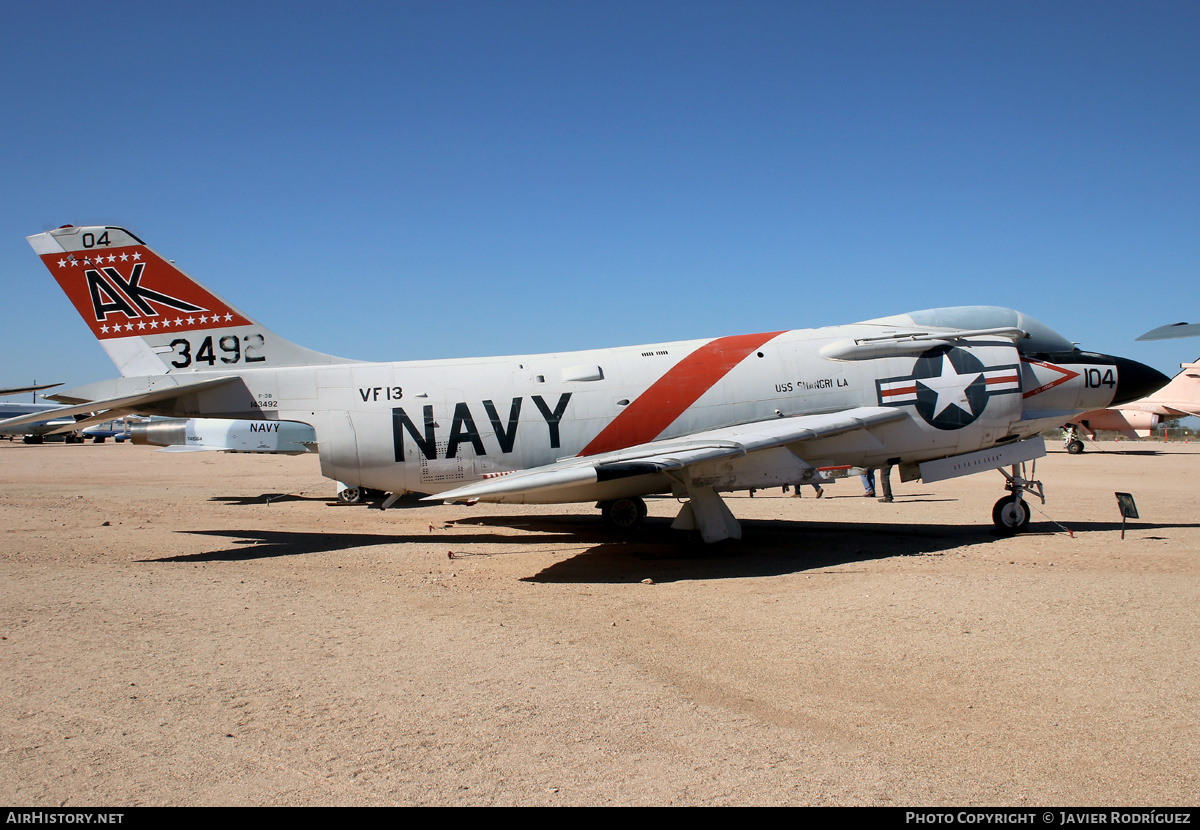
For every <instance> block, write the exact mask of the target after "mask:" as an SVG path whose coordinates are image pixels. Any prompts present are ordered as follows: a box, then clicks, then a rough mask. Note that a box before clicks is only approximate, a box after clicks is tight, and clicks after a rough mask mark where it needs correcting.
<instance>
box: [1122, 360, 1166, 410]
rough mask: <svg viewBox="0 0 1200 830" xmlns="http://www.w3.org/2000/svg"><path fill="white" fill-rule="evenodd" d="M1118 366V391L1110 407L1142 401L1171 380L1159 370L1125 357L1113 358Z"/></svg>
mask: <svg viewBox="0 0 1200 830" xmlns="http://www.w3.org/2000/svg"><path fill="white" fill-rule="evenodd" d="M1112 361H1113V363H1115V364H1116V366H1117V391H1116V393H1115V394H1114V395H1113V399H1112V403H1111V404H1109V406H1119V405H1121V404H1123V403H1130V402H1132V401H1136V400H1140V399H1141V398H1144V397H1146V396H1147V395H1149V394H1151V393H1153V392H1157V391H1158V390H1159V389H1161V388H1162V387H1164V386H1166V385H1167V383H1168V382H1169V381H1170V380H1171V379H1170V378H1169V377H1167V376H1166V375H1164V374H1163V373H1162V372H1160V371H1158V370H1157V369H1152V368H1151V367H1149V366H1147V365H1146V364H1144V363H1138V362H1137V361H1136V360H1129V359H1128V358H1124V357H1113V358H1112Z"/></svg>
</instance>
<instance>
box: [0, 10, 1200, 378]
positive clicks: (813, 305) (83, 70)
mask: <svg viewBox="0 0 1200 830" xmlns="http://www.w3.org/2000/svg"><path fill="white" fill-rule="evenodd" d="M4 11H5V21H4V22H5V25H4V27H3V29H2V31H0V89H2V90H3V93H2V94H3V101H2V102H0V105H2V108H3V109H2V112H3V113H4V124H5V129H4V131H3V150H4V152H3V158H4V164H3V169H2V170H0V183H2V184H0V194H2V195H3V198H2V199H0V230H2V231H3V232H2V233H0V274H2V275H3V280H4V286H5V299H6V301H5V302H4V304H3V312H2V314H3V320H2V322H0V332H2V333H0V342H2V343H3V344H4V350H5V358H6V359H5V360H4V369H3V371H2V372H0V385H4V386H7V385H16V384H18V383H24V382H29V381H31V380H33V379H34V378H36V379H37V380H39V381H50V380H61V381H65V382H66V383H67V384H68V385H77V384H81V383H86V382H90V381H93V380H99V379H103V378H107V377H112V376H114V375H115V374H116V372H115V368H114V367H113V366H112V364H111V363H110V362H109V361H108V359H107V357H106V356H105V354H104V352H103V350H102V349H101V348H100V347H99V345H98V344H96V343H95V341H94V340H93V339H92V337H91V335H90V334H89V333H88V332H87V330H86V328H85V327H84V325H83V323H82V322H81V321H80V320H79V319H78V317H77V316H76V314H75V312H74V310H73V309H72V308H71V306H70V305H69V304H68V302H67V300H66V298H65V297H64V296H62V295H61V293H60V292H59V290H58V288H57V286H56V285H55V284H54V283H53V281H52V279H51V277H50V275H49V274H48V273H46V271H45V270H44V269H43V268H42V266H41V264H40V263H39V261H38V260H37V258H36V257H35V256H34V254H33V252H32V250H31V249H30V248H29V246H28V245H27V243H26V242H25V239H24V237H25V236H27V235H29V234H32V233H37V232H39V231H43V230H46V229H48V228H51V227H56V226H58V225H61V224H66V223H70V224H76V225H79V224H93V223H96V224H100V223H103V224H113V225H121V226H124V227H128V228H130V229H131V230H132V231H133V232H134V233H136V234H138V235H139V236H140V237H142V238H143V239H144V240H146V242H147V243H148V244H149V245H150V246H151V247H153V248H155V249H156V250H157V251H159V252H160V253H161V254H163V255H164V256H166V257H168V258H171V259H175V260H176V261H177V262H178V264H179V265H180V266H181V267H183V268H184V269H185V270H187V271H189V272H190V273H191V274H192V275H193V276H195V277H197V278H198V279H200V280H201V281H202V282H204V283H205V284H207V285H208V286H209V287H210V288H212V289H214V290H215V291H216V292H217V293H218V294H221V295H222V296H224V297H226V298H227V299H228V300H229V301H230V302H232V303H233V304H234V305H236V306H238V307H240V308H241V309H243V310H244V311H246V312H248V313H250V314H251V315H253V316H254V317H256V318H257V319H259V320H260V321H261V322H262V323H264V324H265V325H267V326H269V327H271V328H272V329H274V330H275V331H276V332H278V333H279V334H281V335H283V336H284V337H287V338H288V339H291V340H294V341H296V342H298V343H301V344H303V345H306V346H309V347H310V348H315V349H318V350H320V351H325V352H330V353H334V354H339V355H345V356H348V357H357V358H363V359H379V360H403V359H410V358H429V357H455V356H472V355H483V354H514V353H528V352H542V351H566V350H573V349H584V348H593V347H604V346H613V345H627V344H633V343H648V342H655V341H662V340H672V339H687V338H693V337H710V336H719V335H725V334H736V333H743V332H749V331H766V330H776V329H787V328H802V327H809V326H818V325H828V324H834V323H846V322H853V321H856V320H861V319H867V318H870V317H876V316H882V315H886V314H893V313H899V312H902V311H907V310H912V309H918V308H928V307H934V306H943V305H960V304H994V305H1007V306H1012V307H1015V308H1018V309H1020V310H1022V311H1024V312H1026V313H1028V314H1031V315H1033V316H1035V317H1037V318H1039V319H1041V320H1042V321H1043V322H1045V323H1047V324H1048V325H1050V326H1052V327H1053V328H1055V329H1057V330H1059V331H1060V332H1062V333H1063V334H1064V335H1066V336H1067V337H1068V338H1070V339H1072V340H1077V341H1079V342H1080V343H1081V344H1082V345H1083V346H1084V347H1085V348H1088V349H1093V350H1097V351H1105V352H1110V353H1116V354H1121V355H1124V356H1127V357H1131V358H1134V359H1137V360H1142V361H1144V362H1146V363H1149V364H1151V365H1153V366H1156V367H1157V368H1159V369H1161V370H1163V371H1165V372H1167V373H1168V374H1173V373H1174V371H1175V368H1176V367H1177V365H1178V364H1179V363H1180V362H1181V361H1185V360H1192V359H1194V358H1196V356H1197V355H1198V354H1200V340H1177V341H1167V342H1165V343H1158V344H1150V343H1135V342H1134V339H1135V338H1136V337H1137V335H1139V334H1141V333H1142V332H1144V331H1147V330H1148V329H1151V328H1154V327H1156V326H1159V325H1162V324H1164V323H1169V322H1176V321H1179V320H1187V321H1189V322H1196V321H1200V287H1198V282H1197V279H1196V277H1197V266H1198V265H1200V49H1197V48H1196V43H1197V41H1198V39H1200V37H1198V36H1200V4H1197V3H1195V2H1181V3H1170V2H1127V3H1107V2H1080V3H1055V2H1039V3H1033V2H1019V3H1018V2H1013V3H984V2H946V3H943V2H900V0H892V1H891V2H853V1H852V0H851V1H850V2H836V3H835V2H820V3H816V2H701V1H700V0H690V1H689V2H654V0H642V2H628V3H626V2H554V3H550V2H547V3H541V2H449V1H448V0H447V2H389V3H382V2H381V3H355V2H342V3H336V4H334V3H307V2H287V3H253V2H251V3H246V2H239V3H223V2H204V3H194V4H178V3H162V2H147V3H137V2H114V3H106V4H99V3H94V2H89V3H79V2H69V1H68V2H57V3H54V4H50V5H48V4H45V3H33V2H23V0H10V1H9V2H7V3H6V4H5V6H4Z"/></svg>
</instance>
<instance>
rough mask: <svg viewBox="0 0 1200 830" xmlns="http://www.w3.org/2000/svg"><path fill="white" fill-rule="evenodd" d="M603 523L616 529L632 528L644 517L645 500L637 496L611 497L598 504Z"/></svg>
mask: <svg viewBox="0 0 1200 830" xmlns="http://www.w3.org/2000/svg"><path fill="white" fill-rule="evenodd" d="M600 511H601V514H602V515H603V516H604V523H605V524H607V525H608V526H609V527H614V528H616V529H617V530H632V529H633V528H635V527H637V526H638V525H640V524H641V523H642V520H643V519H645V518H646V502H644V501H643V500H642V499H639V498H636V497H634V498H626V499H613V500H612V501H606V502H604V503H603V504H601V505H600Z"/></svg>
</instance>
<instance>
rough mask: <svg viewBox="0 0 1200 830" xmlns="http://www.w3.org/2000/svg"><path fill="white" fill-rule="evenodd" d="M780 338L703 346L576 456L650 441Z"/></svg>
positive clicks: (763, 336)
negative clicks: (748, 358)
mask: <svg viewBox="0 0 1200 830" xmlns="http://www.w3.org/2000/svg"><path fill="white" fill-rule="evenodd" d="M781 334H783V332H781V331H773V332H767V333H760V334H741V335H737V336H736V337H720V338H718V339H716V340H713V341H711V342H709V343H705V344H704V345H703V346H701V347H700V348H698V349H696V351H694V352H692V353H691V354H690V355H688V356H687V357H685V358H684V359H683V360H681V361H679V362H678V363H676V364H675V365H674V366H673V367H671V369H670V370H668V371H667V373H666V374H665V375H663V376H662V377H660V378H659V379H658V380H656V381H655V382H654V383H653V385H651V386H650V388H649V389H647V390H646V391H645V392H643V393H642V394H641V395H639V396H638V397H637V399H636V400H634V401H633V403H631V404H629V406H627V407H626V408H625V410H624V411H623V412H621V414H620V415H618V416H617V417H616V418H614V419H613V420H612V421H611V422H610V423H609V425H608V426H606V427H605V428H604V429H603V430H601V431H600V434H599V435H597V436H596V437H595V438H593V439H592V442H591V443H590V444H588V445H587V446H586V447H584V448H583V452H581V453H580V455H597V454H598V453H602V452H610V451H612V450H619V449H623V448H625V447H632V446H635V445H637V444H645V443H646V442H647V441H653V440H654V439H655V438H657V437H658V436H659V435H660V434H661V433H662V431H663V430H664V429H666V428H667V427H669V426H670V425H671V424H672V423H673V422H674V421H675V419H676V418H678V417H679V416H680V415H682V414H683V412H684V410H686V409H687V408H688V407H689V406H691V405H692V404H694V403H695V402H696V401H697V400H699V398H700V396H701V395H703V394H704V393H705V392H707V391H708V390H709V389H711V388H712V387H713V384H715V383H716V382H717V381H719V380H720V379H721V378H723V377H725V376H726V375H727V374H729V371H730V370H731V369H733V367H734V366H737V365H738V364H739V363H741V362H742V361H743V360H745V359H746V356H747V355H749V354H750V353H751V352H753V351H754V350H755V349H757V348H758V347H759V346H761V345H763V344H764V343H766V342H767V341H768V340H771V339H772V338H774V337H778V336H779V335H781Z"/></svg>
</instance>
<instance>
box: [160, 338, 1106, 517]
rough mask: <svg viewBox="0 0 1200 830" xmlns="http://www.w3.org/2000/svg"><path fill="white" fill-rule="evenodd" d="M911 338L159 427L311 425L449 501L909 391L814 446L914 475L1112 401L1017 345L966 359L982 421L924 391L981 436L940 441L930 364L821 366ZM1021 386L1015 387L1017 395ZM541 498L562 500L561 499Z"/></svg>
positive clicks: (460, 378)
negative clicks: (590, 459)
mask: <svg viewBox="0 0 1200 830" xmlns="http://www.w3.org/2000/svg"><path fill="white" fill-rule="evenodd" d="M897 331H898V329H897V328H896V327H895V326H879V325H872V324H856V325H852V326H839V327H829V328H822V329H807V330H794V331H788V332H781V333H777V334H764V335H758V336H753V335H752V336H748V338H749V339H748V338H719V339H717V340H693V341H682V342H674V343H661V344H653V345H648V346H631V347H625V348H615V349H598V350H592V351H584V352H566V353H558V354H542V355H528V356H515V357H494V358H475V359H468V360H457V361H456V360H437V361H411V362H397V363H352V364H340V365H331V366H302V367H280V368H275V369H270V368H267V367H263V368H262V369H241V370H240V371H238V372H237V374H238V376H239V377H240V379H241V383H240V384H237V385H234V386H231V387H228V388H225V389H224V390H216V391H213V392H209V393H205V394H200V395H197V396H196V397H194V398H192V399H190V400H191V401H192V402H193V405H192V406H189V407H186V408H179V407H176V408H175V409H173V410H171V411H169V412H168V411H161V410H160V414H171V415H177V416H188V417H230V418H246V417H251V418H254V417H257V418H264V419H268V420H275V419H279V420H285V421H301V422H304V423H309V424H311V425H312V426H313V427H314V428H315V430H316V436H317V442H318V444H319V447H320V456H321V464H322V472H323V474H324V475H326V476H328V477H330V478H334V479H337V480H339V481H343V482H347V483H351V484H355V485H358V486H364V487H371V488H375V489H379V490H385V491H388V492H396V491H411V492H419V493H438V492H441V491H445V490H449V489H453V488H455V487H458V486H461V485H462V484H464V483H467V482H471V481H475V480H478V479H481V478H485V477H488V476H492V475H496V474H501V473H505V472H509V471H514V470H522V469H528V468H531V467H538V466H542V465H546V464H552V463H554V462H556V461H559V460H561V459H566V458H571V457H574V456H577V455H579V454H587V455H592V454H596V453H599V452H605V451H610V450H617V449H621V448H623V447H625V446H631V445H635V444H639V443H644V442H648V441H652V440H662V439H669V438H672V437H675V436H682V435H687V434H690V433H695V432H698V431H701V430H707V429H714V428H719V427H724V426H731V425H735V424H744V423H751V422H756V421H762V420H764V419H772V418H781V417H782V418H786V417H790V416H796V415H812V414H821V413H826V412H839V411H843V410H846V409H851V408H854V407H860V406H878V405H880V404H881V403H882V404H884V405H886V404H887V403H888V402H889V399H888V397H887V396H886V395H885V392H884V391H881V384H890V390H898V391H896V393H895V394H893V395H892V398H893V399H894V405H896V406H900V407H907V408H908V410H909V411H910V412H911V413H912V417H908V418H905V419H902V420H899V421H895V422H892V423H888V424H884V425H881V426H879V427H875V428H873V429H872V430H871V434H872V440H870V441H864V440H863V439H862V437H861V436H858V437H856V438H854V439H853V440H841V439H839V438H838V437H833V438H827V439H822V440H819V441H812V442H808V443H806V444H805V446H804V449H803V455H804V459H805V461H807V462H808V463H809V464H812V465H813V466H829V465H856V466H870V465H881V464H885V463H910V462H918V461H922V460H926V459H932V458H941V457H945V456H948V455H955V454H959V453H964V452H969V451H972V450H977V449H981V448H985V447H989V446H992V445H993V444H995V443H996V442H997V441H1000V440H1002V439H1006V438H1010V437H1012V436H1016V437H1025V436H1028V435H1033V434H1036V433H1037V432H1039V431H1040V430H1042V429H1045V428H1047V427H1052V426H1055V425H1057V423H1061V418H1059V417H1057V416H1050V417H1048V418H1044V419H1038V418H1034V419H1030V418H1029V413H1028V411H1027V409H1028V407H1026V406H1023V403H1024V397H1025V396H1024V395H1023V391H1022V390H1024V392H1026V393H1027V392H1028V391H1029V390H1035V389H1038V388H1039V387H1046V386H1049V387H1050V388H1046V389H1043V390H1042V391H1040V392H1038V393H1037V396H1038V401H1037V403H1038V406H1037V407H1036V409H1038V410H1051V411H1057V410H1062V409H1074V410H1076V411H1078V409H1079V408H1081V407H1088V406H1100V405H1103V404H1104V403H1107V401H1108V400H1111V397H1112V389H1111V387H1108V386H1100V387H1098V388H1087V387H1085V385H1084V384H1083V383H1082V382H1080V380H1079V377H1082V375H1078V373H1072V374H1076V375H1078V376H1077V377H1074V378H1072V379H1071V382H1068V383H1062V382H1059V383H1054V384H1053V385H1051V383H1050V382H1051V381H1053V380H1054V379H1057V378H1058V377H1060V376H1061V372H1062V371H1063V370H1061V369H1060V370H1049V369H1045V368H1043V367H1042V366H1040V365H1039V363H1038V362H1037V361H1023V360H1022V359H1021V357H1020V355H1019V353H1018V351H1017V349H1016V348H1015V347H1014V345H1013V344H1012V342H1011V341H1009V340H1005V339H1003V338H995V337H979V338H970V339H969V340H964V341H961V343H960V347H956V348H955V349H954V351H955V352H956V353H960V354H961V353H966V354H968V355H969V356H970V357H971V358H973V359H974V360H975V361H977V363H978V366H977V367H976V368H978V369H982V370H984V371H983V372H975V373H974V374H975V375H979V376H980V380H979V381H978V382H977V383H976V385H977V386H978V385H979V383H984V382H985V381H986V383H984V385H985V386H986V387H988V388H986V389H985V391H984V392H983V393H979V394H974V395H972V397H973V399H974V401H975V402H974V404H972V403H971V402H970V401H968V400H967V397H966V396H965V393H964V389H965V388H966V387H965V385H964V384H965V382H966V379H967V376H968V374H969V373H968V372H966V371H965V370H963V371H959V372H957V373H956V372H955V370H953V369H952V368H948V369H947V370H945V371H942V370H939V371H942V375H943V376H942V377H941V378H932V379H929V380H926V381H924V382H923V384H922V386H921V387H920V388H921V390H922V391H923V393H924V394H925V395H927V396H928V395H929V394H930V389H929V387H936V389H935V390H934V391H935V392H936V395H937V398H936V399H935V400H934V401H933V403H932V407H933V409H934V410H939V411H937V412H936V417H935V418H934V419H933V420H934V421H935V422H945V421H946V419H947V417H948V416H953V415H955V414H958V415H959V416H960V417H959V420H960V421H966V422H967V423H962V424H955V423H950V424H948V425H947V424H946V423H942V426H941V427H939V426H935V425H934V423H931V422H930V421H929V420H928V419H926V418H923V417H919V416H918V413H917V412H916V411H915V404H914V403H913V397H912V396H910V397H909V398H908V399H906V398H905V396H904V395H903V390H904V388H905V383H906V381H905V380H904V379H905V378H908V377H911V375H912V374H913V372H914V367H915V365H916V364H917V363H918V362H919V359H920V358H919V356H915V355H900V356H896V357H873V358H870V359H859V360H855V359H831V358H829V357H826V356H822V354H821V349H822V348H823V347H826V346H828V345H829V344H833V343H838V342H843V341H846V340H847V339H854V338H865V337H872V336H880V335H883V334H892V333H896V332H897ZM899 331H902V329H901V330H899ZM748 346H749V347H748ZM942 362H943V363H945V362H946V361H942ZM933 364H935V365H936V364H938V361H937V360H934V361H933ZM947 365H948V364H947ZM947 371H948V372H949V375H947ZM1006 372H1008V373H1009V375H1006V374H1005V373H1006ZM1056 372H1058V373H1059V374H1056ZM200 374H203V373H200ZM218 374H219V373H218ZM1009 376H1011V379H1012V380H1013V382H1010V383H1009V384H1007V385H1006V384H1005V383H1004V382H1003V381H1004V380H1005V378H1006V377H1009ZM1017 376H1019V378H1020V381H1019V383H1016V382H1015V378H1016V377H1017ZM897 379H900V380H897ZM994 381H996V382H994ZM1051 399H1053V400H1051ZM1093 401H1094V403H1091V402H1093ZM981 403H982V405H981ZM939 408H940V409H939ZM974 410H979V411H974ZM927 411H928V410H927ZM964 413H966V414H965V415H964ZM1023 417H1024V418H1025V420H1022V419H1023ZM951 420H953V419H951ZM669 487H670V485H669V482H667V481H665V480H663V479H659V480H656V481H648V480H634V481H623V482H618V483H614V484H613V485H611V486H610V487H608V489H606V490H603V492H599V493H598V492H597V491H596V490H595V489H594V488H593V489H590V490H584V491H579V490H576V491H573V495H572V498H571V499H570V500H593V499H598V498H602V497H613V494H628V493H629V492H630V490H634V491H637V490H641V491H643V492H656V491H661V490H664V489H669ZM646 488H650V489H646ZM602 489H603V488H602ZM543 498H544V500H545V501H559V500H563V499H562V494H559V493H554V492H550V493H546V494H544V496H543ZM543 498H537V499H535V498H532V497H526V498H525V499H524V500H527V501H532V500H539V501H540V500H543Z"/></svg>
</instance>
